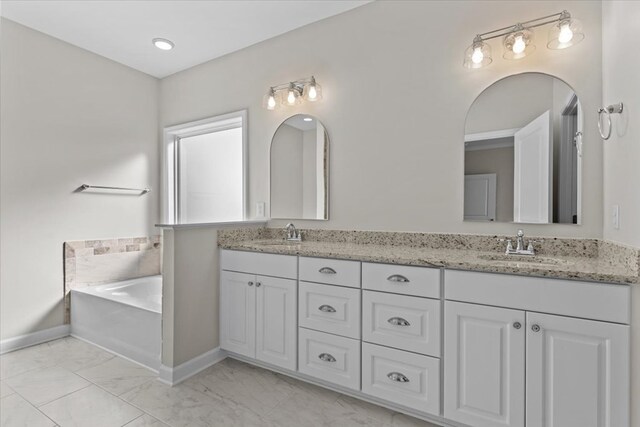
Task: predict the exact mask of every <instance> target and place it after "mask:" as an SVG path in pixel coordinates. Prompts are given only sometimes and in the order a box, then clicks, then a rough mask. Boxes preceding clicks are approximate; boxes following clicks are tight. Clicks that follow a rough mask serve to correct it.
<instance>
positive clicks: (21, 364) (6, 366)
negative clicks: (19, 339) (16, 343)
mask: <svg viewBox="0 0 640 427" xmlns="http://www.w3.org/2000/svg"><path fill="white" fill-rule="evenodd" d="M55 364H56V361H55V360H54V359H53V358H52V357H51V351H50V349H49V345H48V344H40V345H36V346H33V347H28V348H24V349H21V350H16V351H12V352H11V353H5V354H3V355H2V356H0V379H5V378H9V377H12V376H15V375H20V374H22V373H25V372H27V371H31V370H33V369H38V368H45V367H48V366H53V365H55Z"/></svg>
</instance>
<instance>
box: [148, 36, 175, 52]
mask: <svg viewBox="0 0 640 427" xmlns="http://www.w3.org/2000/svg"><path fill="white" fill-rule="evenodd" d="M152 42H153V45H154V46H155V47H157V48H158V49H162V50H171V49H173V46H175V45H174V44H173V42H172V41H171V40H167V39H160V38H156V39H153V40H152Z"/></svg>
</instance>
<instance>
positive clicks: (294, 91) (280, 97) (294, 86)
mask: <svg viewBox="0 0 640 427" xmlns="http://www.w3.org/2000/svg"><path fill="white" fill-rule="evenodd" d="M321 99H322V87H321V86H320V85H319V84H318V82H316V79H315V77H314V76H311V77H309V78H306V79H299V80H294V81H292V82H289V83H283V84H280V85H276V86H272V87H270V88H269V90H268V91H267V94H266V95H265V96H264V99H263V102H262V105H263V107H264V108H266V109H267V110H270V111H273V110H275V109H277V108H278V107H279V106H280V105H285V106H289V107H292V106H295V105H299V104H301V103H302V101H303V100H305V101H309V102H316V101H319V100H321Z"/></svg>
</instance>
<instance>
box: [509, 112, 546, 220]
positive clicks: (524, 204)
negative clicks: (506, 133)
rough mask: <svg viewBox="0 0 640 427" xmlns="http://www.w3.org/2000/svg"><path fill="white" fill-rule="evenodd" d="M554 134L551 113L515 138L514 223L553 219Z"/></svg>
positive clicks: (524, 128)
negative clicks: (552, 132)
mask: <svg viewBox="0 0 640 427" xmlns="http://www.w3.org/2000/svg"><path fill="white" fill-rule="evenodd" d="M551 131H552V129H551V114H550V113H549V111H548V110H547V111H545V112H544V113H542V115H540V116H539V117H537V118H536V119H534V120H533V121H532V122H531V123H529V124H527V125H526V126H524V127H523V128H522V129H520V130H519V131H517V132H516V133H515V135H514V156H515V157H514V168H513V179H514V185H513V220H514V222H525V223H541V224H544V223H549V222H551V221H552V219H553V216H552V211H551V210H552V207H553V201H552V185H553V179H552V173H553V151H552V149H553V146H552V144H553V138H552V136H551V135H552V134H551Z"/></svg>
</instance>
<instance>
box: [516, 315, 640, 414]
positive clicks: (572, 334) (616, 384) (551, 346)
mask: <svg viewBox="0 0 640 427" xmlns="http://www.w3.org/2000/svg"><path fill="white" fill-rule="evenodd" d="M543 426H544V427H560V426H561V427H617V426H620V427H624V426H629V327H628V326H626V325H618V324H612V323H605V322H596V321H593V320H582V319H575V318H570V317H562V316H551V315H545V314H538V313H527V427H543Z"/></svg>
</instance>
